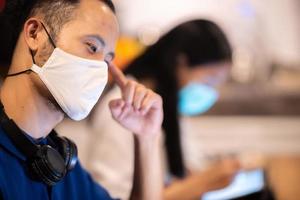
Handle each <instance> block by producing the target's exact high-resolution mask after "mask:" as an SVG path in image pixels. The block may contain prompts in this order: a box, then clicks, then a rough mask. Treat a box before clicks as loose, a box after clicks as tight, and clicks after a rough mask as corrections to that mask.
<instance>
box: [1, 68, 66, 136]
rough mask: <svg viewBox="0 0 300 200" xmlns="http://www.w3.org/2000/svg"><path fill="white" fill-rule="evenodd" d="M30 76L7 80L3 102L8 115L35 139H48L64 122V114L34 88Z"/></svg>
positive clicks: (2, 91) (4, 84)
mask: <svg viewBox="0 0 300 200" xmlns="http://www.w3.org/2000/svg"><path fill="white" fill-rule="evenodd" d="M30 76H34V74H21V75H19V76H16V77H9V78H7V79H6V80H5V81H4V83H3V86H2V88H1V101H2V104H3V105H4V109H5V112H6V114H7V115H8V116H9V117H10V118H11V119H13V120H14V122H15V123H16V124H17V125H18V126H19V128H21V129H22V130H23V131H25V132H26V133H27V134H28V135H30V136H31V137H33V138H42V137H46V136H47V135H48V134H49V133H50V132H51V130H52V129H53V128H55V127H56V125H57V124H58V123H59V122H61V121H62V120H63V117H64V114H63V113H62V112H61V111H59V110H58V109H56V107H55V106H54V105H53V104H52V103H51V102H50V101H49V100H47V99H46V98H45V97H43V96H41V95H40V94H39V92H38V91H37V89H36V88H35V87H34V84H33V82H32V80H31V79H30Z"/></svg>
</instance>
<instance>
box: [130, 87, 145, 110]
mask: <svg viewBox="0 0 300 200" xmlns="http://www.w3.org/2000/svg"><path fill="white" fill-rule="evenodd" d="M147 92H148V90H147V89H146V88H145V87H144V86H141V85H140V86H138V87H137V89H136V91H135V94H134V100H133V107H134V109H135V110H136V111H138V110H139V109H140V108H141V105H142V101H143V100H144V98H145V96H146V94H147Z"/></svg>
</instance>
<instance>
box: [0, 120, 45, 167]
mask: <svg viewBox="0 0 300 200" xmlns="http://www.w3.org/2000/svg"><path fill="white" fill-rule="evenodd" d="M24 134H25V136H26V137H27V138H28V139H29V140H30V141H31V142H33V143H35V144H37V145H46V144H48V142H47V139H46V138H42V139H38V140H34V139H33V138H32V137H30V136H29V135H28V134H26V133H24ZM0 145H1V146H2V147H3V148H5V149H6V150H7V151H9V152H10V153H12V154H13V155H14V156H16V157H17V158H19V159H21V160H24V161H25V160H26V157H25V155H24V154H23V153H22V152H21V151H20V150H19V149H18V148H17V147H16V146H15V145H14V144H13V143H12V141H11V139H10V138H9V137H8V135H7V133H6V132H5V131H4V130H3V128H2V126H0Z"/></svg>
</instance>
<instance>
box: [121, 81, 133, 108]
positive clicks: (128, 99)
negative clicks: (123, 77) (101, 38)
mask: <svg viewBox="0 0 300 200" xmlns="http://www.w3.org/2000/svg"><path fill="white" fill-rule="evenodd" d="M135 90H136V84H135V83H134V82H132V81H128V83H127V84H126V86H125V87H124V89H123V91H122V97H123V100H124V101H125V103H126V104H127V105H132V102H133V98H134V94H135Z"/></svg>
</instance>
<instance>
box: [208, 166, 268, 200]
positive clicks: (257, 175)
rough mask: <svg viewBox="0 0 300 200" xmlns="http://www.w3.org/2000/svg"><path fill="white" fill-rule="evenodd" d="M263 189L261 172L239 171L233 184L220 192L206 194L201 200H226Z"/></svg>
mask: <svg viewBox="0 0 300 200" xmlns="http://www.w3.org/2000/svg"><path fill="white" fill-rule="evenodd" d="M263 188H264V173H263V170H261V169H258V170H253V171H241V172H239V173H238V174H237V175H236V177H235V178H234V180H233V182H232V183H231V184H230V185H229V186H227V187H225V188H224V189H221V190H215V191H211V192H207V193H206V194H204V195H203V196H202V200H227V199H233V198H237V197H241V196H245V195H248V194H252V193H255V192H258V191H260V190H262V189H263Z"/></svg>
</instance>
